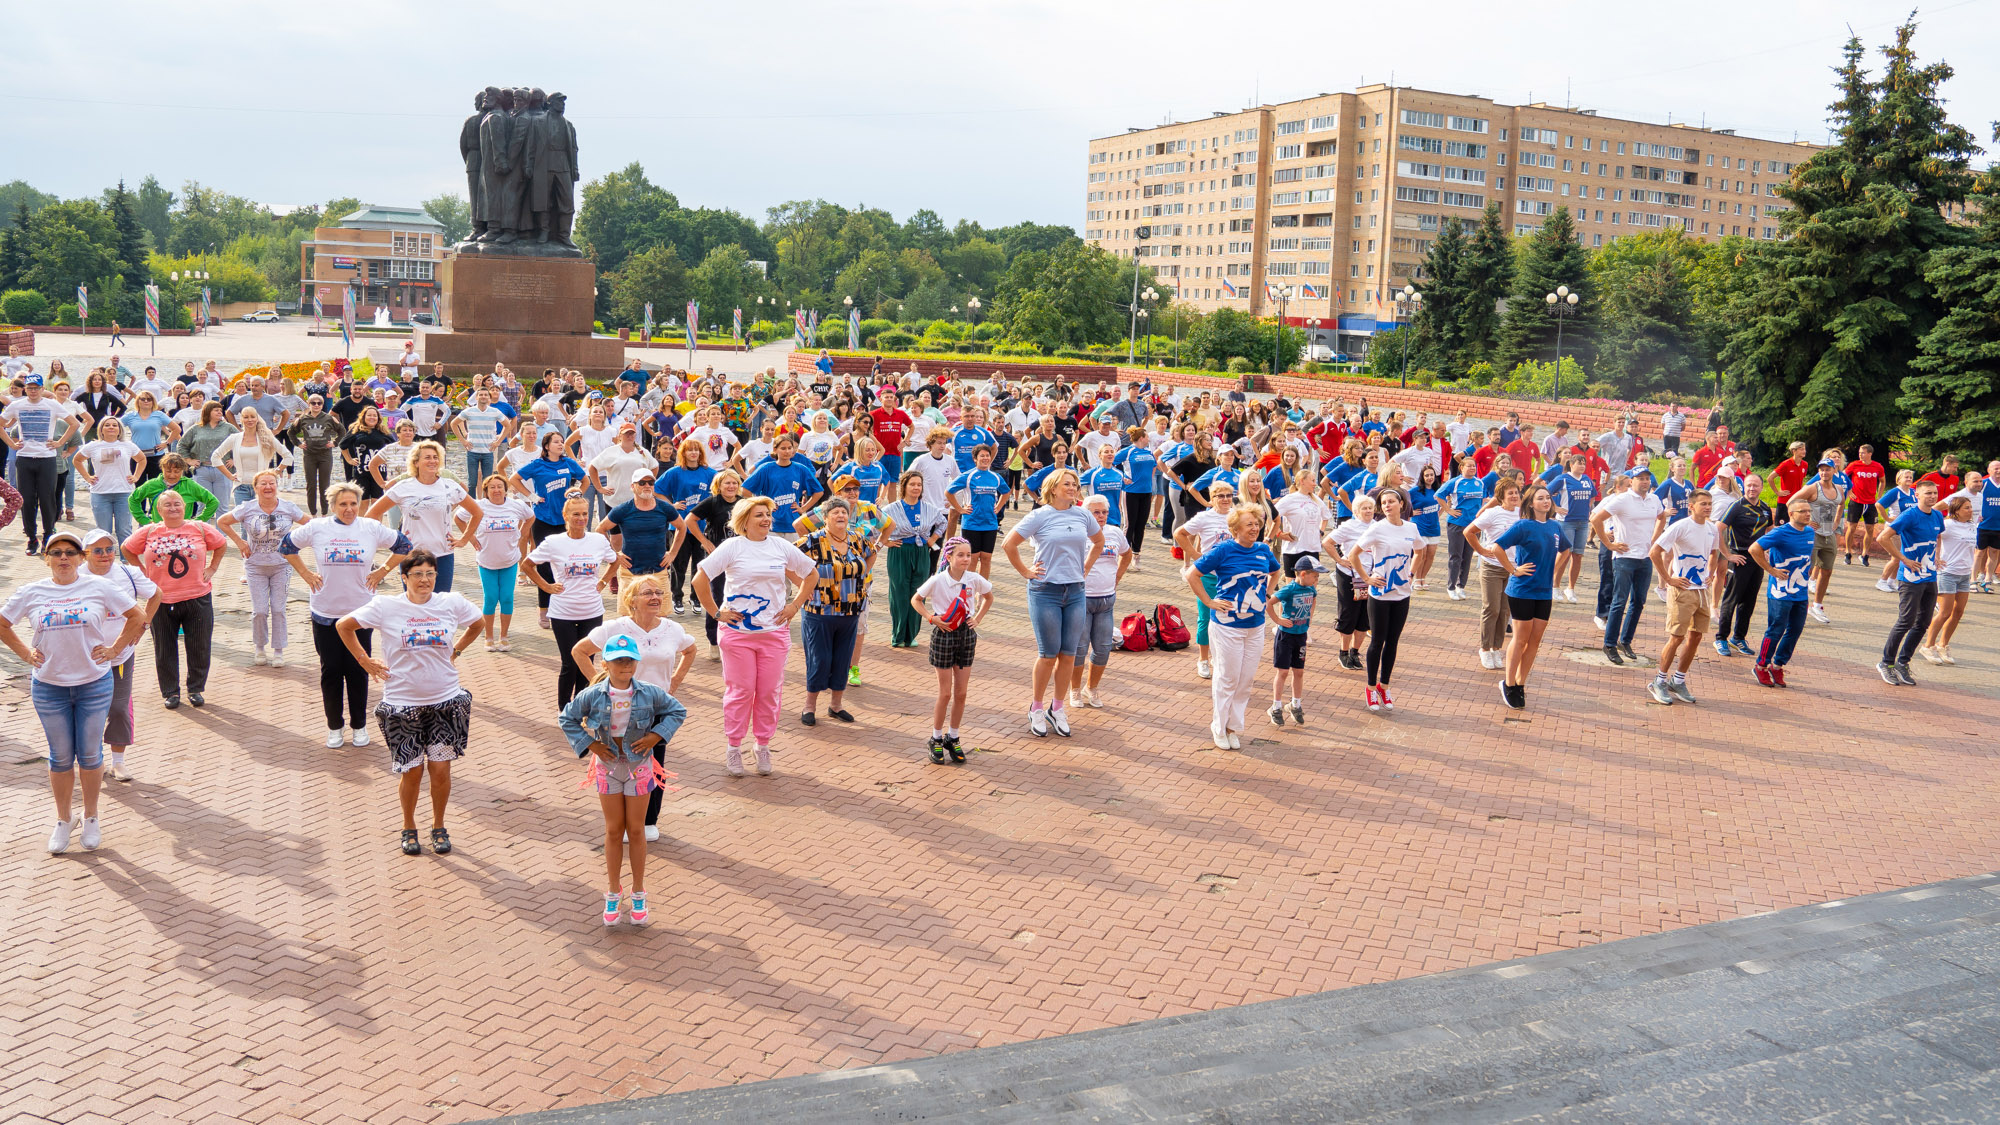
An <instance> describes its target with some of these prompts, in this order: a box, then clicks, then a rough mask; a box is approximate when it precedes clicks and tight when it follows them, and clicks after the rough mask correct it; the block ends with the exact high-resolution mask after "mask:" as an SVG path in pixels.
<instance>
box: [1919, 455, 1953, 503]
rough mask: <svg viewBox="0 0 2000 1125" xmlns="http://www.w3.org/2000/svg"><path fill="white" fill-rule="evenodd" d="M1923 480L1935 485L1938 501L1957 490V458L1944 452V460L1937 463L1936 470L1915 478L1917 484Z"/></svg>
mask: <svg viewBox="0 0 2000 1125" xmlns="http://www.w3.org/2000/svg"><path fill="white" fill-rule="evenodd" d="M1925 481H1929V482H1931V483H1932V484H1934V485H1937V490H1938V499H1939V500H1940V501H1942V500H1943V499H1944V498H1945V497H1947V496H1950V495H1951V494H1952V493H1954V492H1957V491H1958V485H1959V476H1958V458H1957V457H1955V456H1953V455H1952V454H1949V453H1947V454H1945V455H1944V461H1943V462H1942V463H1941V464H1939V465H1938V467H1937V471H1936V472H1930V473H1925V474H1924V475H1923V476H1920V477H1918V478H1917V483H1918V484H1922V483H1924V482H1925Z"/></svg>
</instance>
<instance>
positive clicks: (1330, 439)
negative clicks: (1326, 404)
mask: <svg viewBox="0 0 2000 1125" xmlns="http://www.w3.org/2000/svg"><path fill="white" fill-rule="evenodd" d="M1306 440H1307V441H1310V442H1311V443H1312V447H1313V448H1314V449H1315V450H1318V451H1319V459H1320V463H1321V464H1325V463H1327V462H1328V461H1332V460H1335V459H1337V458H1338V457H1339V456H1340V451H1341V449H1342V448H1343V447H1344V446H1345V445H1346V444H1347V426H1346V425H1345V424H1344V423H1343V422H1342V420H1341V419H1340V418H1339V417H1338V416H1337V415H1331V414H1330V415H1327V416H1326V417H1324V418H1321V419H1320V420H1319V421H1317V422H1314V423H1313V424H1312V427H1311V428H1310V429H1308V430H1306Z"/></svg>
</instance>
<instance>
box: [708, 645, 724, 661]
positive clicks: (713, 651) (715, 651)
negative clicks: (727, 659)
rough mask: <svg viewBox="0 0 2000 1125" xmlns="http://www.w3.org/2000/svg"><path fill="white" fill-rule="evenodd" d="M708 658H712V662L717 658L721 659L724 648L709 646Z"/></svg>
mask: <svg viewBox="0 0 2000 1125" xmlns="http://www.w3.org/2000/svg"><path fill="white" fill-rule="evenodd" d="M708 659H709V660H710V661H711V662H714V661H717V660H721V659H722V650H721V649H719V648H717V647H715V646H714V645H710V646H708Z"/></svg>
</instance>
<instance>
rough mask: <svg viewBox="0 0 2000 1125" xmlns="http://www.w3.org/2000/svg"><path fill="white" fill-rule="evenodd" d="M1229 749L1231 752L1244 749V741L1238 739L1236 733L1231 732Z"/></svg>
mask: <svg viewBox="0 0 2000 1125" xmlns="http://www.w3.org/2000/svg"><path fill="white" fill-rule="evenodd" d="M1229 748H1230V749H1231V750H1241V749H1243V739H1242V738H1240V737H1238V736H1237V734H1236V732H1235V731H1230V732H1229Z"/></svg>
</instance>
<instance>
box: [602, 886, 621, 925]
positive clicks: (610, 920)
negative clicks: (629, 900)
mask: <svg viewBox="0 0 2000 1125" xmlns="http://www.w3.org/2000/svg"><path fill="white" fill-rule="evenodd" d="M619 897H620V896H619V894H618V892H617V891H611V892H609V893H607V894H606V895H605V896H604V924H605V925H607V926H615V925H617V924H618V900H619Z"/></svg>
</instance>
